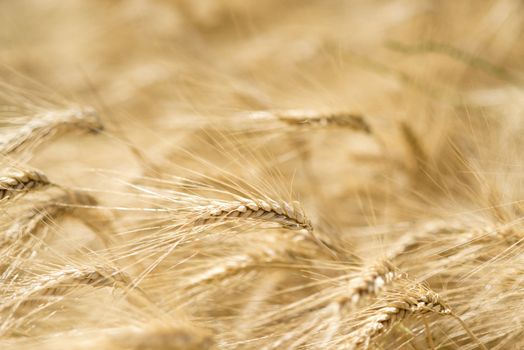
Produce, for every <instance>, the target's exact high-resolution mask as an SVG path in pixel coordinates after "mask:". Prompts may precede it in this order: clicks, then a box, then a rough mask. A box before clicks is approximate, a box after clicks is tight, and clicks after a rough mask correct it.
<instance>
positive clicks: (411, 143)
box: [400, 121, 429, 172]
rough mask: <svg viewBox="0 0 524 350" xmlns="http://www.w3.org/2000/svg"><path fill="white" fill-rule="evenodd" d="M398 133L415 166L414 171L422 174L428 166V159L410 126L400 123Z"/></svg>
mask: <svg viewBox="0 0 524 350" xmlns="http://www.w3.org/2000/svg"><path fill="white" fill-rule="evenodd" d="M400 132H401V134H402V138H403V139H404V142H405V143H406V146H407V148H408V150H409V152H410V155H411V158H412V163H413V164H414V165H415V167H416V170H417V171H419V172H424V171H425V170H426V169H427V167H428V165H429V158H428V155H427V153H426V151H425V150H424V147H423V146H422V143H421V142H420V139H419V137H418V136H417V135H416V134H415V132H414V131H413V129H412V128H411V126H410V125H409V124H408V123H406V122H404V121H402V122H400Z"/></svg>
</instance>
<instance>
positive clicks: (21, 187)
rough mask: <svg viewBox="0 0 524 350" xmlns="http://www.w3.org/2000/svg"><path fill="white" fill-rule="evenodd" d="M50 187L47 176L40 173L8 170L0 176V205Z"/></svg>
mask: <svg viewBox="0 0 524 350" xmlns="http://www.w3.org/2000/svg"><path fill="white" fill-rule="evenodd" d="M51 185H52V183H51V182H50V181H49V179H48V178H47V176H46V175H45V174H44V173H42V172H40V171H37V170H19V169H16V170H14V169H12V170H9V171H7V172H6V173H5V174H2V175H0V203H5V202H7V201H9V200H12V199H14V198H16V197H19V196H22V195H24V194H27V193H29V192H33V191H37V190H40V189H43V188H45V187H49V186H51Z"/></svg>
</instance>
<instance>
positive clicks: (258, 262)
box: [186, 247, 302, 288]
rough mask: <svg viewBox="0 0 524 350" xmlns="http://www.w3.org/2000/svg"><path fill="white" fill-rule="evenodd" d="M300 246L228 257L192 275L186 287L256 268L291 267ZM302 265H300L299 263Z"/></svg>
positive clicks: (217, 280)
mask: <svg viewBox="0 0 524 350" xmlns="http://www.w3.org/2000/svg"><path fill="white" fill-rule="evenodd" d="M301 253H302V249H300V247H296V249H294V248H293V247H284V248H283V249H282V248H278V247H275V248H265V249H263V251H261V252H255V253H252V254H242V255H236V256H233V257H230V258H228V259H227V260H225V261H224V262H223V263H216V264H215V265H214V266H213V267H211V268H210V269H208V270H206V271H205V272H203V273H200V274H197V275H196V276H193V277H192V278H191V279H190V280H189V282H188V283H187V284H186V286H187V287H188V288H191V287H202V286H206V285H210V284H212V283H218V282H220V281H223V280H226V279H228V278H230V277H233V276H236V275H239V274H242V273H246V272H249V271H252V270H254V269H257V268H261V269H264V268H271V267H275V265H280V264H282V265H285V266H286V267H291V266H292V264H293V263H294V262H295V263H296V256H298V255H301ZM300 266H301V267H302V265H300Z"/></svg>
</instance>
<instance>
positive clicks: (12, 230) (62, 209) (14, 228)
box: [0, 191, 110, 255]
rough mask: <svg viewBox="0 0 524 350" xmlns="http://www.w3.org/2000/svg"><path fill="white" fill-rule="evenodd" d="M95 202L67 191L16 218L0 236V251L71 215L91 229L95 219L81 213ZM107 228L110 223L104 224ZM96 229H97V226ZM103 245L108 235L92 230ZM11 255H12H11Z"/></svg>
mask: <svg viewBox="0 0 524 350" xmlns="http://www.w3.org/2000/svg"><path fill="white" fill-rule="evenodd" d="M97 204H98V202H97V200H96V199H95V198H94V197H93V196H91V195H89V194H85V193H79V192H75V191H67V193H66V194H64V195H60V196H57V197H54V198H52V199H50V200H49V201H47V202H46V203H44V204H41V205H39V206H37V207H35V208H34V209H33V210H31V211H30V212H29V213H27V214H25V215H23V216H21V217H20V218H18V219H17V220H16V221H15V222H14V223H13V224H12V225H11V226H9V228H8V229H7V230H6V231H5V232H4V233H3V234H2V235H1V236H0V251H2V250H4V249H6V248H7V247H11V248H14V247H15V246H18V247H20V248H23V245H24V244H25V243H26V242H27V241H28V240H29V239H30V238H31V237H32V236H34V235H37V234H38V233H39V232H40V231H42V230H43V229H44V228H46V227H47V225H49V224H50V223H53V222H56V221H57V220H59V219H60V218H61V217H62V216H64V215H71V216H74V217H76V218H78V219H79V220H81V221H83V222H85V224H86V226H88V227H91V226H92V225H93V220H94V219H96V217H89V216H86V215H84V214H83V212H81V209H82V208H83V207H84V206H89V207H91V206H95V205H97ZM103 224H104V227H107V225H108V224H110V222H104V223H103ZM97 228H99V227H98V226H97ZM94 231H96V232H94V233H95V234H97V235H98V236H99V237H100V239H101V240H102V241H103V242H104V243H106V244H107V243H108V240H109V238H108V235H107V234H106V232H105V231H102V230H94ZM11 255H13V254H11Z"/></svg>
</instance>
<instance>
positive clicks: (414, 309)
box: [349, 285, 452, 349]
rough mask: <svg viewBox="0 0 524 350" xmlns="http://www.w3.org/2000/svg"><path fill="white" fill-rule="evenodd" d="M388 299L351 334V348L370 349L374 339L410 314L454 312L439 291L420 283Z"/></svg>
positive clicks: (446, 313) (445, 313)
mask: <svg viewBox="0 0 524 350" xmlns="http://www.w3.org/2000/svg"><path fill="white" fill-rule="evenodd" d="M388 299H389V300H387V302H386V305H385V306H382V307H379V308H377V309H375V310H373V315H372V316H371V317H369V318H368V319H367V320H366V322H365V324H364V325H363V326H362V327H361V328H360V329H358V330H356V331H355V332H353V334H351V338H352V340H351V344H350V347H349V348H350V349H368V348H369V346H370V344H371V342H372V341H373V340H375V339H376V338H378V337H379V336H381V335H384V334H386V333H388V332H389V331H390V330H391V329H392V328H393V326H394V325H396V324H397V323H399V322H401V321H403V320H404V319H406V318H407V317H409V316H412V315H420V314H426V313H436V314H439V315H451V314H452V312H451V309H450V308H449V307H448V306H447V305H446V304H444V303H443V302H442V301H441V299H440V296H439V295H438V294H437V293H435V292H433V291H431V290H428V289H426V288H424V287H422V286H420V285H416V286H415V287H414V288H411V289H408V290H406V291H405V292H404V291H403V292H402V293H400V294H398V295H395V296H394V297H390V298H388Z"/></svg>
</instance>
